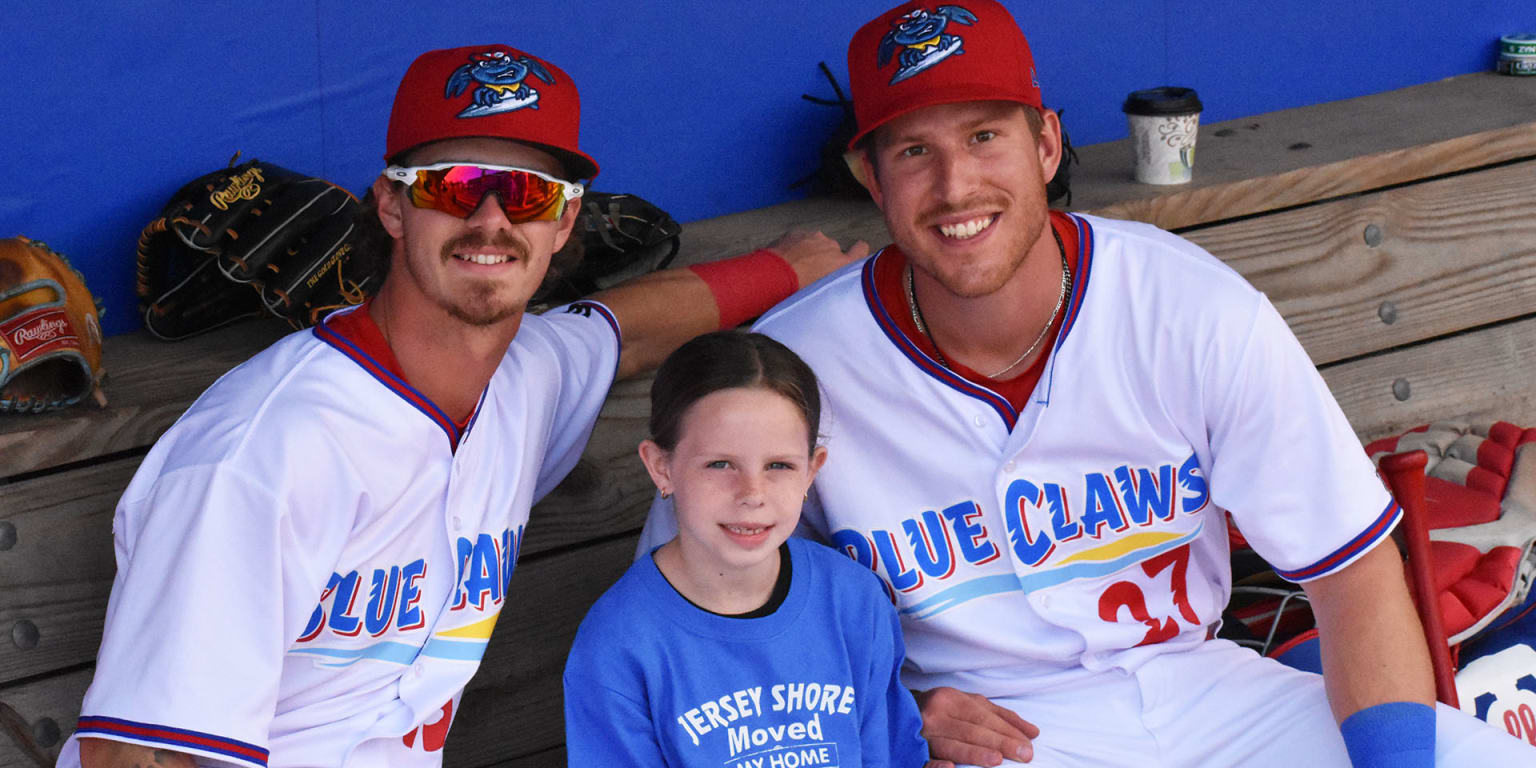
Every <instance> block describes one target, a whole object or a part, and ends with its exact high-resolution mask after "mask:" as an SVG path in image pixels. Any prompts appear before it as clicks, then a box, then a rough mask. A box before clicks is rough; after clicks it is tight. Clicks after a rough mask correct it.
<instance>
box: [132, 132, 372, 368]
mask: <svg viewBox="0 0 1536 768" xmlns="http://www.w3.org/2000/svg"><path fill="white" fill-rule="evenodd" d="M236 157H237V158H238V155H236ZM230 163H231V167H229V168H225V169H223V170H219V171H215V172H213V173H210V174H207V175H206V176H202V177H200V178H197V179H194V180H193V181H192V182H190V183H188V184H187V185H186V186H184V187H182V188H181V189H180V190H178V191H177V192H176V194H175V195H174V196H173V197H172V198H171V200H170V202H168V203H166V206H165V208H164V210H162V211H161V214H160V216H159V218H157V219H155V220H154V221H151V222H150V223H149V225H148V226H146V227H145V228H144V231H143V233H142V234H140V236H139V247H138V281H137V282H138V295H139V309H140V313H141V315H142V316H143V318H144V325H145V327H146V328H148V329H149V331H150V333H153V334H154V335H156V336H158V337H160V338H162V339H166V340H176V339H184V338H187V337H188V336H192V335H195V334H198V333H202V332H204V331H209V330H212V329H214V328H218V327H220V326H224V325H228V324H229V323H232V322H234V321H236V320H241V319H244V318H247V317H252V316H256V315H261V314H271V315H276V316H278V317H282V318H284V319H286V320H287V321H288V322H289V324H291V325H292V326H293V327H294V328H304V327H308V326H311V325H314V324H315V323H316V322H318V321H319V320H320V318H321V317H323V316H324V315H325V313H327V312H329V311H331V310H333V309H336V308H339V307H344V306H348V305H351V304H359V303H361V302H362V301H363V300H364V299H365V298H367V296H368V295H369V294H370V293H371V292H372V291H373V290H375V289H377V287H378V286H377V285H373V284H372V283H373V282H375V280H374V279H373V276H372V275H364V274H354V271H353V270H351V269H349V267H350V266H351V259H352V252H353V248H354V242H353V241H354V239H355V229H354V224H353V219H354V217H355V216H356V213H357V209H358V203H357V198H355V197H353V196H352V194H351V193H349V192H347V191H346V190H345V189H342V188H341V187H338V186H336V185H335V184H332V183H330V182H328V181H326V180H324V179H318V178H313V177H309V176H305V175H303V174H300V173H295V172H293V171H290V170H288V169H286V168H281V167H279V166H276V165H272V164H270V163H264V162H261V161H259V160H251V161H249V162H246V163H243V164H241V165H234V160H233V159H232V160H231V161H230Z"/></svg>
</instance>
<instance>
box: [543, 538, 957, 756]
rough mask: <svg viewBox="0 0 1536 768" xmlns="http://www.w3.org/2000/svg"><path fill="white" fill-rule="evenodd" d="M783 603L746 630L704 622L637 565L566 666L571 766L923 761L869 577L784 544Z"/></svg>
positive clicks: (808, 546)
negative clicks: (786, 576) (787, 570)
mask: <svg viewBox="0 0 1536 768" xmlns="http://www.w3.org/2000/svg"><path fill="white" fill-rule="evenodd" d="M789 552H790V561H791V563H792V567H791V577H790V585H789V594H788V595H787V596H786V597H785V598H784V602H783V604H782V605H780V606H779V608H778V610H776V611H774V612H773V613H772V614H770V615H768V616H763V617H760V618H753V619H741V618H728V617H725V616H718V615H715V614H712V613H709V612H707V611H704V610H701V609H699V608H698V607H696V606H694V605H693V604H691V603H689V602H688V601H687V600H685V599H684V598H683V597H682V596H681V595H679V594H678V593H677V591H676V590H674V589H673V588H672V585H671V584H668V583H667V580H666V578H665V577H663V576H662V575H661V571H659V570H657V568H656V561H655V560H653V559H652V558H650V557H642V558H640V559H639V560H637V561H636V562H635V564H634V565H632V566H630V569H629V571H628V572H626V573H625V574H624V576H623V577H621V578H620V579H619V581H618V582H617V583H615V584H614V585H613V586H612V587H611V588H609V590H608V591H607V592H606V593H605V594H604V595H603V596H602V597H601V598H599V599H598V601H597V603H596V604H595V605H593V606H592V610H591V611H589V612H588V613H587V617H586V619H584V620H583V621H582V623H581V629H580V630H579V631H578V632H577V633H576V642H575V645H574V646H573V647H572V648H571V655H570V657H569V658H568V659H567V660H566V664H565V734H566V752H567V755H568V756H569V761H570V764H571V765H645V766H674V767H675V768H681V767H682V766H698V767H699V768H837V767H839V766H842V767H844V768H855V766H865V767H866V768H877V767H879V766H904V767H905V766H912V767H913V768H917V767H918V766H921V765H923V763H924V762H926V761H927V759H928V745H927V744H926V743H925V742H924V741H923V739H922V737H921V736H919V735H918V731H919V730H920V729H921V728H922V719H921V716H920V715H919V714H918V711H917V703H916V702H915V701H913V699H912V694H911V693H910V692H909V691H907V689H906V688H903V687H902V685H901V679H900V677H899V676H898V672H899V670H900V668H901V662H902V657H903V655H904V651H903V648H902V643H901V628H900V626H899V624H898V623H897V619H896V611H895V609H894V608H893V607H892V606H891V602H890V599H889V598H887V597H886V595H885V592H884V590H883V589H882V588H881V586H880V582H879V579H878V577H876V576H875V575H874V573H873V572H871V571H870V570H869V569H867V568H864V567H862V566H860V565H858V564H857V563H855V562H853V561H852V560H849V559H848V558H846V557H843V556H842V555H840V554H838V553H837V552H836V551H834V550H832V549H828V548H827V547H824V546H822V545H820V544H816V543H814V542H810V541H805V540H802V539H795V538H792V539H790V540H789Z"/></svg>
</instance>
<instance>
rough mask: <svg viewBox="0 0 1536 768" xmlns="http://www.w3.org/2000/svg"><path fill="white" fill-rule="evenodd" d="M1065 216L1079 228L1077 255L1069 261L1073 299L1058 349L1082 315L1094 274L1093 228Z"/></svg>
mask: <svg viewBox="0 0 1536 768" xmlns="http://www.w3.org/2000/svg"><path fill="white" fill-rule="evenodd" d="M1065 215H1066V217H1067V218H1068V219H1070V220H1071V221H1072V223H1073V225H1075V226H1076V227H1077V253H1075V254H1073V255H1072V257H1071V258H1069V259H1068V260H1069V261H1071V262H1072V297H1071V300H1070V301H1068V302H1067V308H1066V310H1065V311H1066V317H1064V318H1063V319H1062V321H1061V333H1059V334H1057V336H1056V347H1055V348H1056V349H1061V345H1062V344H1064V343H1066V340H1067V337H1068V336H1069V335H1071V334H1072V326H1074V325H1075V324H1076V323H1077V317H1078V315H1080V314H1082V310H1083V298H1084V297H1085V296H1087V295H1088V280H1089V279H1090V277H1091V276H1092V273H1093V227H1091V226H1089V225H1088V222H1087V221H1086V220H1084V219H1083V218H1082V217H1081V216H1073V215H1072V214H1070V213H1069V214H1065Z"/></svg>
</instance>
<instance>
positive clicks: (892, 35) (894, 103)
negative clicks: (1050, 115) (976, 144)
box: [848, 0, 1043, 149]
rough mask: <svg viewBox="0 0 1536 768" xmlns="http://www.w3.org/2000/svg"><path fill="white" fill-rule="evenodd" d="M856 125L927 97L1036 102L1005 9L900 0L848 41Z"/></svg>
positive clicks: (1028, 60) (1036, 90)
mask: <svg viewBox="0 0 1536 768" xmlns="http://www.w3.org/2000/svg"><path fill="white" fill-rule="evenodd" d="M848 80H849V83H850V84H851V85H852V88H853V112H854V116H855V117H857V118H858V122H859V126H858V133H856V134H854V136H853V139H852V140H851V141H849V142H848V148H849V149H853V148H854V147H856V146H857V145H858V144H859V142H861V141H863V140H864V137H865V136H868V135H869V133H870V131H873V130H874V129H876V128H879V127H880V126H881V125H884V124H885V123H887V122H889V121H891V120H892V119H894V118H897V117H900V116H902V115H905V114H907V113H908V112H913V111H916V110H919V109H922V108H923V107H928V106H932V105H934V104H953V103H956V102H962V101H1017V102H1019V103H1021V104H1028V105H1030V106H1032V107H1035V108H1037V109H1038V108H1042V107H1043V104H1042V102H1041V100H1040V81H1039V80H1038V79H1037V78H1036V77H1035V58H1034V56H1033V55H1031V54H1030V52H1029V43H1028V42H1027V41H1026V40H1025V39H1024V33H1023V32H1021V31H1020V30H1019V25H1018V23H1017V22H1015V21H1014V20H1013V15H1012V14H1010V13H1008V9H1006V8H1004V7H1003V6H1002V5H1000V4H998V3H997V2H994V0H956V4H954V5H936V4H933V3H927V2H907V3H903V4H901V5H899V6H897V7H895V8H892V9H891V10H889V11H886V12H885V13H884V14H881V16H880V17H879V18H877V19H875V20H874V21H871V22H869V23H868V24H865V25H864V26H863V27H862V28H861V29H859V31H858V32H857V33H856V34H855V35H854V36H853V42H851V43H849V44H848Z"/></svg>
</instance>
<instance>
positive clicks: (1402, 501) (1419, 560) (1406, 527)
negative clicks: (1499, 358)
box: [1381, 451, 1458, 707]
mask: <svg viewBox="0 0 1536 768" xmlns="http://www.w3.org/2000/svg"><path fill="white" fill-rule="evenodd" d="M1428 463H1429V456H1428V454H1426V453H1424V452H1423V451H1409V452H1407V453H1394V454H1392V455H1390V456H1384V457H1382V459H1381V471H1382V474H1383V475H1384V476H1385V477H1386V479H1387V488H1388V489H1389V490H1391V492H1392V496H1393V498H1395V499H1397V503H1398V504H1399V505H1400V506H1401V507H1402V508H1403V539H1404V542H1405V543H1406V544H1407V545H1408V578H1409V580H1410V581H1412V582H1413V592H1414V595H1415V597H1417V598H1418V599H1417V600H1415V601H1414V603H1415V607H1416V608H1418V611H1419V622H1420V623H1421V624H1423V625H1424V639H1425V641H1427V642H1428V643H1429V660H1430V664H1431V665H1432V666H1433V668H1434V673H1435V698H1437V699H1439V700H1440V701H1443V702H1445V703H1446V704H1449V705H1450V706H1453V707H1455V706H1458V705H1457V700H1456V668H1455V666H1454V665H1452V664H1451V649H1450V643H1449V642H1448V640H1447V638H1446V635H1445V623H1444V622H1442V621H1441V620H1440V596H1439V593H1438V592H1436V591H1435V580H1434V576H1433V574H1432V571H1433V568H1434V566H1433V564H1432V563H1431V561H1430V556H1429V521H1428V520H1426V519H1425V517H1424V515H1425V512H1424V467H1425V466H1426V465H1428Z"/></svg>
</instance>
